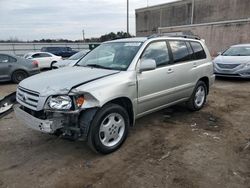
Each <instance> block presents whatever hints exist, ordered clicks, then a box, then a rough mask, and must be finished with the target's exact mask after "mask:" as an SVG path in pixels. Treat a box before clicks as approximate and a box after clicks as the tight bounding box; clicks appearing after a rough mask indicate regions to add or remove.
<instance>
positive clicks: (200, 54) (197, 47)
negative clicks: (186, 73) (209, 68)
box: [190, 42, 207, 59]
mask: <svg viewBox="0 0 250 188" xmlns="http://www.w3.org/2000/svg"><path fill="white" fill-rule="evenodd" d="M190 44H191V46H192V48H193V51H194V55H195V58H196V59H206V58H207V55H206V53H205V51H204V49H203V48H202V46H201V44H200V43H198V42H190Z"/></svg>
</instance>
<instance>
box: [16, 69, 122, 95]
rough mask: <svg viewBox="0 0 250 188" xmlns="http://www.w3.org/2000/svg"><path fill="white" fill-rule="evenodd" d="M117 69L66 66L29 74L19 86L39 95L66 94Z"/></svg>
mask: <svg viewBox="0 0 250 188" xmlns="http://www.w3.org/2000/svg"><path fill="white" fill-rule="evenodd" d="M118 72H119V71H117V70H107V69H97V68H91V67H76V66H74V67H66V68H63V69H56V70H52V71H48V72H44V73H40V74H37V75H35V76H31V77H29V78H27V79H25V80H23V81H22V82H20V84H19V86H21V87H23V88H25V89H28V90H31V91H36V92H39V93H40V96H48V95H57V94H68V92H69V91H70V90H71V88H72V87H74V86H77V85H81V84H84V83H86V82H90V81H93V80H96V79H100V78H102V77H106V76H109V75H112V74H115V73H118Z"/></svg>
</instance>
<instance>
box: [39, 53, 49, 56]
mask: <svg viewBox="0 0 250 188" xmlns="http://www.w3.org/2000/svg"><path fill="white" fill-rule="evenodd" d="M40 57H51V55H49V54H46V53H40Z"/></svg>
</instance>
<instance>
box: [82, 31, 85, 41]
mask: <svg viewBox="0 0 250 188" xmlns="http://www.w3.org/2000/svg"><path fill="white" fill-rule="evenodd" d="M82 40H83V42H84V41H85V32H84V29H83V30H82Z"/></svg>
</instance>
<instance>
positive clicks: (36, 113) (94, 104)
mask: <svg viewBox="0 0 250 188" xmlns="http://www.w3.org/2000/svg"><path fill="white" fill-rule="evenodd" d="M214 78H215V76H214V74H213V65H212V61H211V57H210V55H209V51H208V49H207V47H206V46H205V44H204V43H203V42H202V41H201V40H197V39H191V38H183V37H154V38H131V39H122V40H114V41H110V42H106V43H103V44H102V45H100V46H99V47H97V48H96V49H94V50H93V51H91V52H90V53H89V54H87V55H86V56H85V57H84V58H83V59H81V60H80V61H78V63H77V64H76V65H75V66H73V67H66V68H62V69H58V70H52V71H48V72H45V73H42V74H39V75H36V76H33V77H31V78H27V79H25V80H24V81H22V82H21V83H20V84H19V86H18V89H17V101H18V102H19V104H20V105H17V106H16V107H15V113H16V116H17V118H18V119H20V120H21V121H23V122H24V123H25V124H26V125H28V126H29V127H31V128H33V129H35V130H38V131H41V132H45V133H51V134H57V135H58V134H61V135H62V136H64V137H66V138H71V139H74V140H76V139H81V140H87V142H88V144H89V145H90V146H91V148H92V149H94V150H95V151H98V152H100V153H105V154H106V153H110V152H113V151H115V150H116V149H118V148H119V147H120V146H121V145H122V143H123V142H124V141H125V139H126V137H127V134H128V131H129V127H130V126H133V125H134V124H135V120H136V119H137V118H139V117H142V116H144V115H147V114H149V113H152V112H155V111H157V110H160V109H163V108H166V107H168V106H172V105H175V104H177V103H181V102H186V104H187V106H188V108H189V109H190V110H193V111H196V110H200V109H201V108H202V107H203V106H204V104H205V102H206V96H207V94H208V92H209V88H210V86H211V85H212V84H213V82H214Z"/></svg>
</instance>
